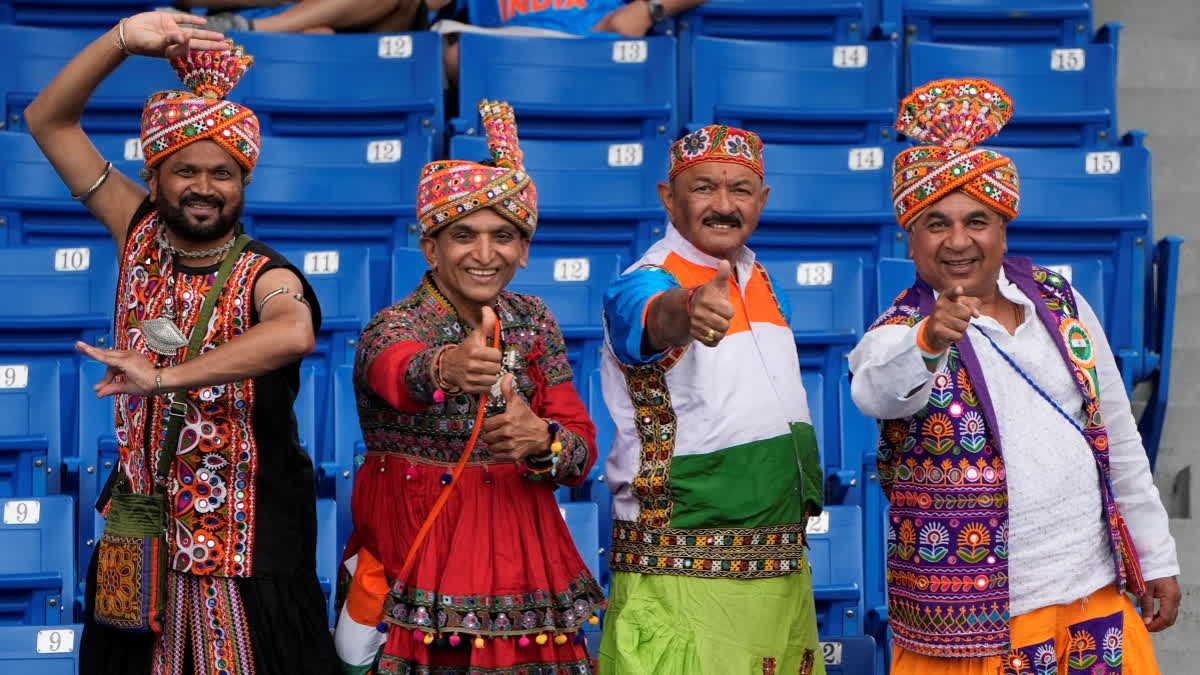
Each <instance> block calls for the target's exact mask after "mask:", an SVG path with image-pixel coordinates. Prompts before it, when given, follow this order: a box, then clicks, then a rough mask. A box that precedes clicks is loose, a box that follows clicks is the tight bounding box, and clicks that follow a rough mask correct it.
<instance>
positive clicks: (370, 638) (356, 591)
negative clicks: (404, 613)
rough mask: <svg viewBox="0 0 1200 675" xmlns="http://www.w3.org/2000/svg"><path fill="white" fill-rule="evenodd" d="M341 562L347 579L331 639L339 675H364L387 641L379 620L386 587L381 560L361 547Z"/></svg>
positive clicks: (381, 615) (382, 625)
mask: <svg viewBox="0 0 1200 675" xmlns="http://www.w3.org/2000/svg"><path fill="white" fill-rule="evenodd" d="M343 566H344V567H345V568H346V572H347V573H348V574H349V583H348V585H347V587H346V596H345V602H344V603H343V604H342V608H341V612H340V614H339V615H338V621H337V631H335V632H334V634H333V639H334V642H335V646H336V647H337V653H338V658H339V659H341V662H342V663H341V665H342V673H343V675H367V673H370V672H371V669H372V667H373V666H374V665H375V662H376V661H377V660H378V659H379V650H380V649H381V648H382V647H383V645H384V643H385V642H387V629H386V626H384V624H383V623H382V621H383V602H384V600H385V599H386V598H387V593H388V588H389V586H388V581H387V574H386V573H385V572H384V569H383V563H381V562H379V560H377V559H376V558H375V556H373V555H371V554H370V552H368V551H367V550H366V549H365V548H362V549H359V550H358V552H357V553H355V554H354V555H353V556H351V557H350V558H349V559H347V560H346V562H344V563H343ZM381 627H382V628H384V630H380V628H381Z"/></svg>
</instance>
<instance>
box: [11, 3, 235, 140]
mask: <svg viewBox="0 0 1200 675" xmlns="http://www.w3.org/2000/svg"><path fill="white" fill-rule="evenodd" d="M43 4H45V3H38V5H39V6H42V5H43ZM74 4H76V5H86V4H90V3H87V2H80V3H74ZM71 13H72V10H71V9H69V8H66V7H63V8H61V9H59V11H58V12H56V13H55V14H71ZM84 16H85V17H86V15H84ZM123 16H128V14H125V15H123ZM113 23H115V20H114V22H113ZM65 24H66V25H69V21H59V20H57V19H54V20H52V25H55V26H63V25H65ZM111 26H112V24H109V25H108V26H105V28H104V29H103V30H107V29H108V28H110V27H111ZM102 32H103V31H102V30H96V29H91V28H89V29H82V30H62V29H54V28H30V27H27V26H7V25H0V50H2V51H3V58H2V59H0V64H2V65H0V101H3V105H4V119H3V120H0V122H5V123H6V124H7V128H8V129H12V130H19V131H25V130H26V128H25V119H24V110H25V106H27V105H29V103H30V102H31V101H33V99H34V97H35V96H37V93H38V92H39V91H41V90H42V88H43V87H45V86H46V85H47V84H48V83H49V82H50V80H52V79H53V78H54V76H55V75H56V74H57V73H58V71H59V70H61V69H62V67H63V66H65V65H66V64H67V62H68V61H70V60H71V59H72V58H74V56H75V55H76V54H78V53H79V52H81V51H83V48H84V47H86V46H88V45H89V44H91V43H92V42H93V41H95V40H96V38H98V37H100V35H101V33H102ZM181 87H182V84H181V83H180V82H179V78H178V77H176V76H175V73H174V72H173V71H172V70H171V66H170V65H169V64H168V63H167V62H166V61H164V60H162V59H146V58H140V57H138V58H131V59H126V60H125V61H124V63H122V64H121V65H120V66H119V67H118V68H117V70H116V71H114V72H113V74H112V75H109V76H108V77H107V78H105V80H104V82H103V83H102V84H101V85H100V86H99V87H97V88H96V92H95V94H93V95H92V97H91V98H89V99H88V105H87V108H86V109H85V110H84V114H83V119H82V124H83V128H84V130H85V131H88V132H97V133H126V134H129V135H131V136H136V135H137V134H138V130H139V126H140V124H141V115H142V104H144V103H145V102H146V97H147V96H149V95H150V94H153V93H154V92H156V91H160V90H163V89H180V88H181ZM235 91H236V90H235Z"/></svg>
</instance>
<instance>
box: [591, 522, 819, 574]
mask: <svg viewBox="0 0 1200 675" xmlns="http://www.w3.org/2000/svg"><path fill="white" fill-rule="evenodd" d="M804 542H805V533H804V526H803V525H800V524H798V523H793V524H787V525H771V526H766V527H754V528H712V529H694V530H692V529H688V530H684V529H671V528H664V527H651V526H648V525H640V524H638V523H633V522H629V521H616V522H615V523H614V525H613V538H612V557H611V560H610V563H609V567H610V568H611V569H613V570H615V571H618V572H639V573H642V574H673V575H679V576H690V577H709V578H717V577H724V578H731V579H754V578H759V577H775V576H781V575H784V574H794V573H796V572H800V571H803V570H804V569H806V567H807V566H806V564H805V553H804Z"/></svg>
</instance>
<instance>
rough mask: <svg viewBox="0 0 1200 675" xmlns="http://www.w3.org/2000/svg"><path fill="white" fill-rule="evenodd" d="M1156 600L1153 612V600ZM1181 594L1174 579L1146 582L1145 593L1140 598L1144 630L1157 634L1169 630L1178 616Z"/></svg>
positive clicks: (1167, 578) (1177, 582) (1166, 578)
mask: <svg viewBox="0 0 1200 675" xmlns="http://www.w3.org/2000/svg"><path fill="white" fill-rule="evenodd" d="M1155 598H1157V599H1158V611H1157V612H1156V611H1154V600H1155ZM1181 599H1183V592H1182V591H1180V590H1179V580H1178V579H1177V578H1176V577H1163V578H1161V579H1154V580H1153V581H1147V582H1146V592H1145V593H1144V594H1142V597H1141V607H1142V620H1143V621H1145V622H1146V630H1148V631H1150V632H1151V633H1157V632H1158V631H1160V630H1165V629H1167V628H1170V627H1171V626H1172V625H1174V623H1175V618H1176V617H1177V616H1178V615H1179V601H1180V600H1181Z"/></svg>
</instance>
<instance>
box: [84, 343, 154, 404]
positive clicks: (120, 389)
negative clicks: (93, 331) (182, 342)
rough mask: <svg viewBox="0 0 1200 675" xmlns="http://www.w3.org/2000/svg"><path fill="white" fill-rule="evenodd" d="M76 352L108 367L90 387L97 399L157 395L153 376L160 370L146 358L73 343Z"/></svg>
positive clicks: (135, 354) (135, 353)
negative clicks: (102, 375) (100, 377)
mask: <svg viewBox="0 0 1200 675" xmlns="http://www.w3.org/2000/svg"><path fill="white" fill-rule="evenodd" d="M75 351H77V352H79V353H80V354H83V355H84V356H90V357H91V358H93V359H96V360H97V361H99V362H100V363H103V364H104V365H106V366H108V371H107V372H106V373H104V377H103V378H102V379H101V380H100V381H99V382H97V383H96V385H95V386H93V387H92V390H93V391H95V392H96V398H104V397H105V396H112V395H113V394H132V395H134V396H150V395H153V394H154V393H156V392H155V376H156V375H157V374H158V373H159V370H158V369H157V368H155V367H154V363H152V362H151V361H149V360H148V359H147V358H146V357H145V356H142V355H141V354H138V353H137V352H127V351H119V350H116V349H100V348H98V347H93V346H91V345H89V344H87V343H86V342H76V343H75Z"/></svg>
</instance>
